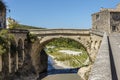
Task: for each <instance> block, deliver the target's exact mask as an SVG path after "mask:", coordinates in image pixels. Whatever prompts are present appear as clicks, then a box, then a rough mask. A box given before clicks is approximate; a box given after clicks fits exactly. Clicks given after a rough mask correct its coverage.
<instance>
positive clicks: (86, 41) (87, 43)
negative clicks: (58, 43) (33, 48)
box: [40, 36, 91, 51]
mask: <svg viewBox="0 0 120 80" xmlns="http://www.w3.org/2000/svg"><path fill="white" fill-rule="evenodd" d="M59 38H67V39H71V40H74V41H76V42H78V43H80V44H81V45H82V46H83V47H84V48H85V49H86V51H88V49H89V47H90V45H91V44H90V39H89V38H81V37H78V36H50V37H49V36H47V37H42V39H41V38H40V45H41V48H43V47H44V46H45V45H46V44H48V43H49V42H51V41H52V40H54V39H59Z"/></svg>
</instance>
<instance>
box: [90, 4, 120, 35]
mask: <svg viewBox="0 0 120 80" xmlns="http://www.w3.org/2000/svg"><path fill="white" fill-rule="evenodd" d="M92 29H93V30H100V31H106V32H108V33H113V32H120V4H118V5H117V7H116V8H115V9H107V8H101V10H100V12H97V13H94V14H92Z"/></svg>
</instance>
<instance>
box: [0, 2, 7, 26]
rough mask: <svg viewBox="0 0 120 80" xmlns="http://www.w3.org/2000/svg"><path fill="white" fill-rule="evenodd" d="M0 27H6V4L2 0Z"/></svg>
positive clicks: (0, 5) (0, 4)
mask: <svg viewBox="0 0 120 80" xmlns="http://www.w3.org/2000/svg"><path fill="white" fill-rule="evenodd" d="M0 28H6V6H5V4H4V2H3V1H2V0H0Z"/></svg>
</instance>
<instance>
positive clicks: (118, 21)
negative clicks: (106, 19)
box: [110, 12, 120, 32]
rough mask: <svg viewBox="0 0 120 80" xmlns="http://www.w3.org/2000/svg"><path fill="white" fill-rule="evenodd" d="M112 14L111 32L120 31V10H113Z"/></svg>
mask: <svg viewBox="0 0 120 80" xmlns="http://www.w3.org/2000/svg"><path fill="white" fill-rule="evenodd" d="M110 14H111V16H110V28H111V29H110V30H111V32H120V12H111V13H110Z"/></svg>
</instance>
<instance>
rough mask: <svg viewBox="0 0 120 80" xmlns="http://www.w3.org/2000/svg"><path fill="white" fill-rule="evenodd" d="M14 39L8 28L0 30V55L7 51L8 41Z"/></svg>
mask: <svg viewBox="0 0 120 80" xmlns="http://www.w3.org/2000/svg"><path fill="white" fill-rule="evenodd" d="M13 39H14V36H13V35H12V34H10V33H9V32H8V30H1V31H0V55H2V54H4V53H7V51H8V49H9V46H10V41H11V40H13Z"/></svg>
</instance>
